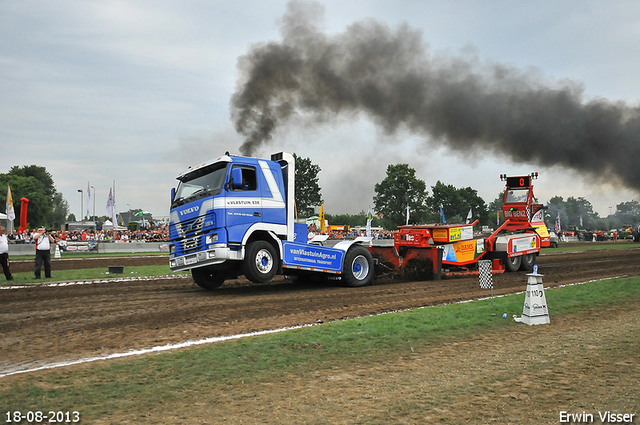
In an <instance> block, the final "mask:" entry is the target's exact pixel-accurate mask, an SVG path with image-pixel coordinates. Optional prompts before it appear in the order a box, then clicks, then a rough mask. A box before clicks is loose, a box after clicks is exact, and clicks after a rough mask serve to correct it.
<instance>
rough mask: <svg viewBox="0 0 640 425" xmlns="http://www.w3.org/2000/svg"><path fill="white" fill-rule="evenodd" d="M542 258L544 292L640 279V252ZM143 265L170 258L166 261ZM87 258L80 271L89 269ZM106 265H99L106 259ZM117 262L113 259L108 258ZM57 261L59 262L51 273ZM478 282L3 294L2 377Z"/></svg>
mask: <svg viewBox="0 0 640 425" xmlns="http://www.w3.org/2000/svg"><path fill="white" fill-rule="evenodd" d="M618 243H619V244H622V243H625V244H628V245H629V246H628V249H624V250H596V251H584V252H579V253H578V252H576V253H564V254H562V253H558V252H557V251H554V250H545V251H543V255H541V256H540V257H539V258H538V265H539V272H540V273H542V274H544V275H545V278H544V283H545V287H550V286H555V285H559V284H566V283H574V282H581V281H587V280H592V279H600V278H605V277H614V276H622V275H626V276H637V275H639V274H640V261H639V260H640V246H638V245H637V244H633V243H627V242H618ZM160 258H161V259H160V260H159V259H158V257H150V258H148V259H146V260H142V259H137V260H131V261H139V262H151V263H152V264H156V263H157V261H164V260H166V259H164V260H162V257H160ZM86 261H87V263H84V262H83V265H85V264H86V265H89V263H90V262H89V261H88V260H86ZM100 261H102V260H100ZM111 263H113V260H111ZM55 269H56V265H55V264H54V271H55ZM526 281H527V279H526V276H524V273H507V274H501V275H494V288H495V289H494V293H495V294H496V295H497V294H505V293H512V292H519V291H522V290H524V289H525V288H526ZM488 294H489V291H486V290H480V289H479V285H478V280H477V277H467V278H452V279H443V280H441V281H427V282H408V283H380V282H378V283H374V285H372V286H370V287H366V288H342V287H338V286H327V285H324V286H322V285H312V284H305V283H304V282H302V283H294V282H290V281H284V280H281V279H280V280H276V281H274V282H272V283H271V284H268V285H254V284H251V283H249V282H248V281H246V280H242V279H240V280H236V281H230V282H227V283H225V285H224V286H222V287H221V288H219V289H218V290H215V291H210V292H208V291H204V290H202V289H200V288H199V287H197V286H196V285H195V284H194V283H193V282H192V280H191V278H184V277H182V278H181V277H176V276H171V277H167V278H162V279H152V280H134V281H130V280H129V281H128V280H122V281H109V282H105V283H95V284H85V285H73V286H54V287H50V286H44V285H34V286H30V287H28V288H21V289H3V290H1V291H0V306H1V310H0V333H1V335H2V337H1V338H0V359H1V360H0V374H2V373H6V372H8V371H12V370H20V369H29V368H33V367H36V366H39V365H42V364H47V363H52V362H59V361H65V360H75V359H80V358H85V357H91V356H96V355H105V354H110V353H116V352H124V351H128V350H131V349H135V348H149V347H153V346H158V345H164V344H168V343H176V342H183V341H187V340H197V339H202V338H207V337H213V336H221V335H232V334H237V333H243V332H250V331H255V330H263V329H273V328H279V327H285V326H292V325H298V324H306V323H316V322H320V321H321V322H326V321H332V320H339V319H343V318H347V317H355V316H363V315H370V314H376V313H380V312H385V311H392V310H398V309H406V308H412V307H418V306H425V305H434V304H440V303H447V302H454V301H459V300H466V299H473V298H479V297H486V296H487V295H488Z"/></svg>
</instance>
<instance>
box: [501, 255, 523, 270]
mask: <svg viewBox="0 0 640 425" xmlns="http://www.w3.org/2000/svg"><path fill="white" fill-rule="evenodd" d="M520 264H522V256H518V257H509V258H507V261H505V263H504V267H505V268H506V269H507V271H508V272H517V271H518V269H519V268H520Z"/></svg>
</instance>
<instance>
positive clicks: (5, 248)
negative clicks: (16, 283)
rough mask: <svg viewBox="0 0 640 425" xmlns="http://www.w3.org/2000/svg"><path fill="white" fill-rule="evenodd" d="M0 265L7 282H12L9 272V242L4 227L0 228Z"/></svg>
mask: <svg viewBox="0 0 640 425" xmlns="http://www.w3.org/2000/svg"><path fill="white" fill-rule="evenodd" d="M0 264H2V271H3V272H4V277H6V278H7V280H13V276H12V275H11V271H10V270H9V241H8V240H7V235H5V234H4V227H2V226H0Z"/></svg>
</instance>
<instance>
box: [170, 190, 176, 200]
mask: <svg viewBox="0 0 640 425" xmlns="http://www.w3.org/2000/svg"><path fill="white" fill-rule="evenodd" d="M175 198H176V188H175V187H172V188H171V203H173V200H174V199H175Z"/></svg>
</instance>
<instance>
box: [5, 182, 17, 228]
mask: <svg viewBox="0 0 640 425" xmlns="http://www.w3.org/2000/svg"><path fill="white" fill-rule="evenodd" d="M6 211H7V220H8V221H13V220H15V219H16V210H15V209H13V198H12V197H11V187H10V186H9V185H7V210H6Z"/></svg>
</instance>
